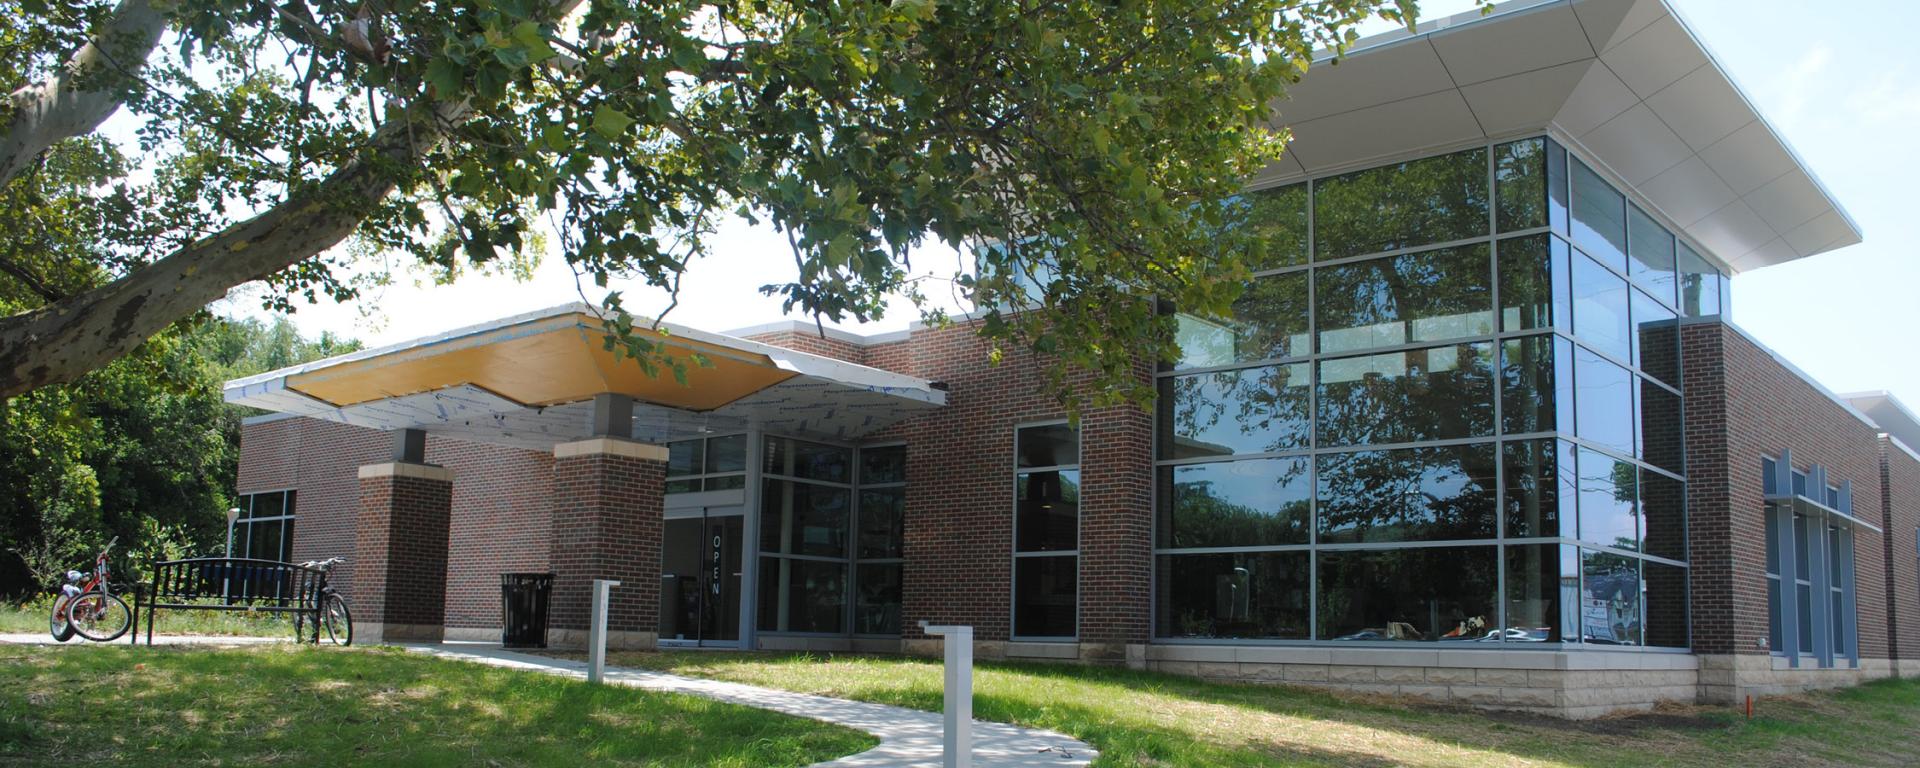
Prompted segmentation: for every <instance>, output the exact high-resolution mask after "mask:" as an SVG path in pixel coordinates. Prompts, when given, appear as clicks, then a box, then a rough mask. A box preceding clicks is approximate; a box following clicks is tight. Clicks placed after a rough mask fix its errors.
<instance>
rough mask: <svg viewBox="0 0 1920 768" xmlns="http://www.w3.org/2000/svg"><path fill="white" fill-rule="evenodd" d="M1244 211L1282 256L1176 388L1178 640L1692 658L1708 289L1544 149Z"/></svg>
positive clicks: (1644, 222)
mask: <svg viewBox="0 0 1920 768" xmlns="http://www.w3.org/2000/svg"><path fill="white" fill-rule="evenodd" d="M1234 213H1235V214H1236V218H1238V219H1239V222H1237V225H1238V226H1245V227H1250V228H1257V229H1259V230H1261V231H1262V232H1263V233H1265V234H1267V235H1268V236H1269V237H1270V240H1271V243H1272V248H1270V249H1269V251H1267V252H1264V253H1260V254H1254V258H1253V259H1252V260H1251V261H1252V262H1253V264H1254V266H1255V269H1256V272H1255V274H1254V277H1253V281H1252V283H1251V284H1250V285H1249V286H1248V288H1247V290H1246V292H1245V294H1244V295H1243V296H1242V297H1241V298H1240V299H1239V301H1238V302H1236V303H1235V304H1234V306H1233V307H1232V312H1231V313H1230V314H1229V316H1226V317H1207V316H1201V315H1197V314H1191V313H1182V314H1179V315H1177V317H1176V319H1177V322H1178V325H1179V332H1180V344H1181V348H1182V350H1183V353H1184V358H1183V359H1182V360H1181V361H1180V362H1179V363H1178V364H1177V365H1173V366H1168V367H1166V369H1165V370H1163V371H1162V372H1161V373H1160V374H1159V376H1160V379H1159V387H1160V399H1159V405H1158V436H1157V444H1158V451H1159V462H1158V463H1159V467H1158V470H1157V472H1158V477H1157V482H1158V486H1159V492H1158V494H1157V498H1158V504H1159V510H1158V522H1157V525H1156V536H1157V541H1156V558H1155V559H1156V591H1157V595H1156V609H1155V614H1156V615H1155V632H1156V635H1157V636H1158V637H1161V638H1164V639H1196V640H1199V639H1209V640H1214V639H1234V640H1257V641H1349V642H1351V641H1383V642H1384V641H1402V642H1412V641H1428V642H1441V643H1447V642H1456V643H1458V642H1515V643H1536V644H1538V643H1588V644H1595V645H1627V646H1641V645H1652V646H1672V647H1684V646H1685V645H1686V644H1687V629H1686V618H1685V611H1686V586H1685V585H1686V540H1685V536H1686V532H1685V516H1684V510H1683V509H1682V506H1681V505H1682V503H1683V500H1684V496H1685V493H1684V491H1685V480H1684V475H1683V471H1684V467H1683V466H1682V457H1681V435H1680V427H1681V421H1680V412H1679V409H1680V390H1679V389H1678V386H1679V384H1680V380H1679V350H1678V327H1677V326H1678V320H1679V318H1680V317H1681V316H1683V315H1701V314H1712V313H1715V312H1719V311H1721V308H1722V307H1723V306H1724V305H1725V303H1726V301H1725V297H1724V284H1725V283H1724V280H1723V279H1721V278H1720V277H1719V276H1718V273H1714V272H1712V270H1711V268H1710V267H1707V266H1706V265H1705V262H1704V260H1702V259H1699V258H1698V257H1697V256H1696V255H1694V254H1693V251H1691V250H1690V249H1688V248H1687V246H1686V245H1685V244H1684V243H1682V242H1679V241H1677V240H1676V238H1675V237H1674V236H1673V235H1672V234H1671V233H1670V232H1669V231H1667V230H1666V229H1664V228H1662V227H1661V226H1660V225H1659V224H1658V223H1657V222H1656V221H1655V220H1654V219H1653V218H1652V217H1650V216H1648V215H1647V214H1645V213H1644V212H1643V211H1641V210H1640V209H1639V208H1638V207H1637V206H1635V205H1633V204H1632V203H1630V202H1629V201H1628V200H1627V199H1626V197H1625V196H1624V195H1622V194H1621V193H1620V192H1619V191H1618V190H1616V189H1615V188H1614V187H1612V186H1611V185H1610V184H1608V183H1607V182H1606V181H1605V180H1604V178H1602V177H1601V176H1600V175H1599V174H1598V173H1596V172H1594V171H1593V170H1592V169H1590V168H1588V167H1587V166H1586V165H1585V164H1583V163H1582V162H1581V161H1580V160H1579V159H1578V158H1576V157H1572V156H1570V155H1569V154H1568V153H1567V152H1566V151H1565V150H1564V149H1563V148H1561V147H1560V146H1559V145H1557V144H1556V143H1554V142H1552V141H1550V140H1549V139H1546V138H1544V137H1541V138H1532V139H1524V140H1520V141H1514V142H1508V143H1501V144H1496V145H1490V146H1485V147H1477V148H1473V149H1469V150H1465V151H1461V152H1455V153H1451V154H1446V155H1440V156H1436V157H1429V158H1423V159H1418V160H1411V161H1407V162H1402V163H1396V164H1393V165H1388V166H1383V167H1380V168H1372V169H1367V170H1363V171H1358V172H1354V173H1348V174H1343V175H1339V176H1333V177H1328V178H1321V179H1315V180H1312V181H1311V182H1303V183H1299V184H1295V185H1292V186H1288V187H1283V188H1280V189H1275V190H1265V191H1259V192H1252V193H1249V194H1248V195H1246V196H1244V197H1243V198H1242V199H1241V200H1240V201H1239V204H1238V205H1236V206H1235V207H1234ZM1690 259H1691V260H1690ZM1690 286H1691V288H1690Z"/></svg>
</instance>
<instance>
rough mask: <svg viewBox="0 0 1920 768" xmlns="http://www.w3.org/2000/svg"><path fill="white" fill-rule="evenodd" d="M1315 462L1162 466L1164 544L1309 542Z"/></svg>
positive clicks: (1221, 545) (1268, 461)
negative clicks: (1312, 470)
mask: <svg viewBox="0 0 1920 768" xmlns="http://www.w3.org/2000/svg"><path fill="white" fill-rule="evenodd" d="M1311 467H1312V463H1311V462H1310V461H1308V460H1307V459H1306V458H1304V457H1302V458H1288V459H1251V460H1246V461H1225V462H1213V463H1207V464H1182V465H1178V466H1170V467H1161V468H1160V493H1161V496H1162V497H1163V498H1167V499H1169V501H1168V502H1167V503H1164V504H1162V505H1161V507H1160V508H1161V510H1163V511H1162V513H1161V515H1160V526H1159V535H1160V546H1162V547H1170V548H1186V547H1249V546H1264V545H1283V544H1305V543H1307V541H1308V540H1309V538H1310V535H1311V534H1310V530H1309V529H1310V527H1311V525H1312V520H1313V482H1312V479H1311V477H1310V475H1309V472H1310V470H1311Z"/></svg>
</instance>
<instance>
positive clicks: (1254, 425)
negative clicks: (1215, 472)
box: [1159, 363, 1311, 459]
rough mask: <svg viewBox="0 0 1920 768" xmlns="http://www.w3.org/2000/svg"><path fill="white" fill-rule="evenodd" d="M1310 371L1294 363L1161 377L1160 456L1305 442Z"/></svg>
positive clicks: (1273, 448)
mask: <svg viewBox="0 0 1920 768" xmlns="http://www.w3.org/2000/svg"><path fill="white" fill-rule="evenodd" d="M1310 370H1311V368H1310V367H1309V365H1308V364H1307V363H1294V364H1291V365H1270V366H1263V367H1259V368H1245V369H1241V370H1236V371H1219V372H1215V373H1198V374H1191V375H1186V376H1171V377H1167V378H1163V379H1161V380H1160V398H1161V403H1162V405H1161V407H1160V408H1159V414H1160V420H1161V425H1160V454H1161V458H1165V459H1181V458H1194V457H1200V456H1230V455H1234V454H1244V453H1275V452H1280V451H1291V450H1297V449H1302V448H1305V447H1307V441H1308V437H1309V420H1308V412H1309V407H1310V403H1309V400H1310V397H1311V387H1310V382H1311V376H1310V374H1309V372H1310Z"/></svg>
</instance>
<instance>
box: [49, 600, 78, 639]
mask: <svg viewBox="0 0 1920 768" xmlns="http://www.w3.org/2000/svg"><path fill="white" fill-rule="evenodd" d="M50 613H51V615H49V616H48V617H47V632H48V633H50V634H52V635H53V639H54V640H57V641H59V642H62V643H64V642H66V641H68V640H72V639H73V622H71V621H67V596H66V595H61V596H59V597H56V598H54V599H53V610H52V611H51V612H50Z"/></svg>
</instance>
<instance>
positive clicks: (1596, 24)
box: [1252, 0, 1861, 273]
mask: <svg viewBox="0 0 1920 768" xmlns="http://www.w3.org/2000/svg"><path fill="white" fill-rule="evenodd" d="M1420 30H1421V31H1420V32H1419V33H1418V34H1409V33H1407V32H1406V31H1404V30H1398V31H1394V32H1389V33H1386V34H1382V35H1376V36H1373V37H1369V38H1365V39H1362V40H1360V41H1359V42H1358V43H1356V44H1355V45H1353V46H1352V47H1350V48H1349V49H1348V52H1347V55H1346V56H1345V57H1344V58H1342V59H1340V60H1338V61H1337V62H1336V61H1335V60H1333V59H1332V58H1331V57H1330V56H1328V57H1324V58H1322V59H1320V60H1317V61H1316V62H1315V63H1314V66H1313V68H1312V70H1311V71H1310V72H1308V74H1307V75H1306V76H1305V78H1303V79H1302V81H1301V82H1300V83H1299V84H1298V85H1296V86H1294V87H1293V88H1292V89H1291V91H1290V93H1289V94H1288V98H1287V99H1286V100H1283V101H1280V102H1277V103H1276V104H1275V105H1274V107H1275V121H1274V122H1275V124H1277V125H1281V126H1285V127H1287V128H1290V129H1291V130H1292V131H1293V134H1294V140H1293V143H1292V144H1291V145H1289V146H1288V148H1287V153H1286V156H1285V158H1284V159H1283V160H1282V161H1281V162H1279V163H1276V164H1275V165H1274V166H1272V167H1269V168H1267V169H1266V170H1265V171H1263V172H1261V173H1260V174H1258V175H1257V176H1256V177H1255V178H1254V179H1253V180H1252V184H1253V185H1254V186H1256V187H1259V186H1267V185H1271V184H1280V183H1286V182H1290V181H1294V180H1298V179H1300V178H1302V177H1305V176H1318V175H1322V174H1328V173H1338V172H1341V171H1347V170H1354V169H1358V168H1363V167H1366V166H1369V165H1372V164H1376V163H1380V162H1385V161H1389V160H1392V159H1395V158H1399V157H1405V156H1407V155H1409V154H1414V153H1418V152H1421V151H1429V150H1431V151H1438V150H1444V149H1449V148H1454V147H1459V146H1464V145H1469V144H1472V143H1475V142H1482V141H1492V140H1496V139H1500V138H1503V137H1509V136H1515V135H1520V134H1525V133H1536V132H1552V133H1554V134H1556V136H1558V137H1560V138H1562V139H1563V140H1565V141H1567V142H1568V143H1569V144H1571V145H1574V147H1575V149H1577V150H1580V151H1581V152H1582V153H1583V154H1585V155H1587V156H1588V157H1591V158H1593V159H1594V160H1596V161H1598V163H1599V165H1600V166H1602V170H1603V171H1604V172H1606V173H1607V174H1608V175H1610V176H1611V177H1612V178H1613V179H1614V180H1615V181H1616V182H1619V183H1624V184H1626V185H1627V186H1630V187H1632V188H1634V189H1635V190H1636V191H1637V192H1638V193H1639V196H1640V198H1641V199H1643V200H1644V201H1646V202H1647V203H1650V204H1651V206H1652V207H1653V208H1654V209H1656V210H1657V212H1658V213H1659V214H1660V215H1661V216H1662V217H1664V218H1665V219H1666V220H1667V221H1668V222H1670V223H1672V224H1673V225H1675V226H1677V227H1679V228H1680V229H1681V230H1682V231H1683V232H1684V233H1685V234H1686V235H1687V236H1688V237H1689V238H1690V239H1692V240H1693V241H1694V242H1695V243H1697V244H1698V245H1700V246H1702V247H1704V248H1705V249H1706V250H1707V251H1708V252H1709V253H1710V254H1711V255H1712V256H1713V257H1715V259H1716V260H1717V261H1720V262H1722V263H1723V265H1724V266H1726V267H1728V268H1729V269H1731V270H1732V271H1733V272H1736V273H1738V272H1743V271H1746V270H1750V269H1758V268H1761V267H1766V266H1771V265H1773V264H1778V263H1781V262H1784V261H1790V260H1793V259H1798V258H1803V257H1807V256H1812V255H1814V254H1816V253H1822V252H1825V251H1829V250H1833V249H1835V248H1840V247H1844V246H1847V245H1852V244H1854V243H1858V242H1860V239H1861V234H1860V228H1859V227H1858V226H1857V225H1856V224H1854V222H1853V220H1852V219H1851V218H1849V217H1848V216H1847V213H1846V211H1845V210H1844V209H1842V208H1841V207H1840V205H1839V204H1838V203H1837V202H1836V201H1835V200H1834V199H1833V196H1832V195H1831V194H1829V193H1828V192H1827V191H1826V189H1825V188H1824V187H1822V186H1821V185H1820V182H1819V180H1818V179H1816V178H1815V177H1814V176H1813V174H1812V172H1810V171H1809V170H1808V169H1807V167H1806V165H1805V164H1804V163H1802V162H1801V161H1800V160H1799V158H1798V157H1797V156H1796V155H1795V154H1794V153H1793V150H1792V149H1791V148H1789V147H1788V146H1787V144H1786V142H1785V141H1784V140H1782V139H1781V138H1780V136H1779V134H1778V133H1777V132H1776V131H1774V130H1773V129H1772V127H1771V126H1769V125H1767V123H1766V120H1765V119H1764V118H1763V117H1761V116H1760V115H1759V114H1758V113H1757V112H1756V111H1755V110H1754V109H1753V106H1752V104H1751V103H1750V102H1749V101H1748V100H1747V98H1746V97H1745V96H1744V95H1742V94H1741V93H1740V89H1739V87H1738V86H1737V85H1736V84H1735V83H1734V82H1733V80H1732V79H1731V78H1730V77H1728V76H1727V74H1726V72H1725V70H1723V69H1722V68H1721V67H1720V65H1719V64H1718V63H1716V62H1715V61H1714V60H1713V58H1712V56H1711V55H1710V54H1709V52H1708V51H1707V50H1706V49H1705V48H1704V47H1702V46H1701V44H1700V42H1699V40H1698V39H1696V38H1695V37H1694V35H1693V33H1692V32H1691V31H1689V30H1688V29H1687V26H1686V23H1685V22H1684V21H1683V20H1682V19H1681V18H1680V17H1679V16H1677V15H1676V14H1675V13H1674V11H1673V9H1672V8H1671V7H1669V6H1668V5H1667V3H1666V2H1665V0H1514V1H1513V2H1508V3H1503V4H1500V5H1497V6H1495V7H1494V10H1493V12H1492V13H1490V14H1488V15H1485V16H1482V15H1481V14H1480V12H1478V11H1470V12H1467V13H1463V14H1459V15H1456V16H1452V17H1448V18H1445V19H1439V20H1436V21H1423V22H1421V24H1420Z"/></svg>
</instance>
